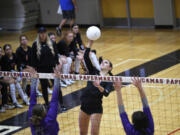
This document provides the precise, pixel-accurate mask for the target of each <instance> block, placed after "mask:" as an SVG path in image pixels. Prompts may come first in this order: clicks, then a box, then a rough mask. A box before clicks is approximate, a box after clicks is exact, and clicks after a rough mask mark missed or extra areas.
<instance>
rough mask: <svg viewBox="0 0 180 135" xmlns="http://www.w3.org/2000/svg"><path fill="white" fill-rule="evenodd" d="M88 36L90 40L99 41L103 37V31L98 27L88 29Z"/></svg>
mask: <svg viewBox="0 0 180 135" xmlns="http://www.w3.org/2000/svg"><path fill="white" fill-rule="evenodd" d="M86 36H87V38H88V39H89V40H97V39H99V38H100V37H101V30H100V29H99V28H98V27H96V26H91V27H89V28H88V29H87V31H86Z"/></svg>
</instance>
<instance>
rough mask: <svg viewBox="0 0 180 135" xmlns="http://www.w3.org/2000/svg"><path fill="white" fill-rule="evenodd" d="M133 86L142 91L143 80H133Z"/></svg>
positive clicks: (135, 78)
mask: <svg viewBox="0 0 180 135" xmlns="http://www.w3.org/2000/svg"><path fill="white" fill-rule="evenodd" d="M132 84H133V85H134V86H135V87H137V88H138V89H142V83H141V80H140V79H139V78H138V77H134V78H132Z"/></svg>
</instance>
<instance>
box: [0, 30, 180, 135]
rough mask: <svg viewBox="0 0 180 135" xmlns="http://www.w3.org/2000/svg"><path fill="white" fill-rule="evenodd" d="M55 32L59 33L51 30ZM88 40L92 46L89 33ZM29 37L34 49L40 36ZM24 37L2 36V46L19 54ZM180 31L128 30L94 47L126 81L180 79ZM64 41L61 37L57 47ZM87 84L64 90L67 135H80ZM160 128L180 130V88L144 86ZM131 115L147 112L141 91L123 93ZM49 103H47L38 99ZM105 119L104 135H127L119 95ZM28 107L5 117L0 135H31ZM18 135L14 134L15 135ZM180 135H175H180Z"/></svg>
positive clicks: (110, 100) (107, 105)
mask: <svg viewBox="0 0 180 135" xmlns="http://www.w3.org/2000/svg"><path fill="white" fill-rule="evenodd" d="M48 31H53V32H55V28H48ZM81 32H82V38H83V40H84V42H85V43H87V38H86V37H85V29H82V31H81ZM23 34H26V35H27V36H28V38H29V45H30V46H31V45H32V43H33V41H34V40H35V38H36V36H37V32H36V30H32V31H28V32H25V33H23ZM19 35H20V34H8V35H0V36H1V38H0V46H3V45H4V44H5V43H9V44H11V45H12V46H13V50H14V51H15V50H16V48H17V47H18V46H19ZM179 35H180V31H177V30H154V29H149V30H143V29H141V30H128V29H102V37H101V38H100V39H99V40H97V41H95V42H94V45H93V48H94V49H96V50H97V55H98V56H103V57H104V59H108V60H110V61H111V62H112V63H113V67H114V68H113V74H115V75H117V74H119V75H123V76H124V75H125V76H149V77H154V78H180V72H179V71H180V38H179ZM59 40H60V38H59V37H58V39H57V41H59ZM85 85H86V82H82V81H77V82H76V83H75V84H73V85H71V86H69V87H67V88H63V89H62V91H63V95H64V100H65V104H66V106H67V108H68V111H67V112H65V113H60V114H59V115H58V118H57V120H58V122H59V124H60V132H59V134H61V135H78V134H79V127H78V114H79V108H80V106H79V105H80V102H79V96H80V93H81V90H80V89H81V88H82V87H84V86H85ZM144 89H145V91H146V94H147V97H148V100H149V103H150V106H151V111H152V114H153V117H154V122H155V135H167V134H168V133H171V132H173V131H176V130H177V129H179V128H180V100H179V99H180V86H179V85H157V84H144ZM122 91H123V99H124V102H125V103H124V104H125V109H126V111H127V113H128V116H129V119H131V114H132V112H133V111H135V110H139V109H142V105H141V102H140V98H139V95H138V93H137V91H136V90H135V88H134V87H133V86H131V85H126V86H125V87H123V89H122ZM38 102H41V103H43V102H44V101H43V98H38ZM103 107H104V114H103V117H102V122H101V128H100V135H118V134H119V135H120V134H121V135H123V134H125V133H124V130H123V128H122V124H121V121H120V117H119V113H118V108H117V102H116V95H115V92H112V93H111V94H110V95H109V97H107V98H104V99H103ZM27 111H28V107H27V106H26V107H24V108H23V109H14V110H9V111H6V113H1V114H0V133H1V131H3V129H7V128H11V129H12V131H13V133H14V134H15V135H29V134H31V132H30V128H29V127H28V121H27ZM10 134H12V133H10ZM178 134H180V132H178V131H177V132H174V133H173V135H178Z"/></svg>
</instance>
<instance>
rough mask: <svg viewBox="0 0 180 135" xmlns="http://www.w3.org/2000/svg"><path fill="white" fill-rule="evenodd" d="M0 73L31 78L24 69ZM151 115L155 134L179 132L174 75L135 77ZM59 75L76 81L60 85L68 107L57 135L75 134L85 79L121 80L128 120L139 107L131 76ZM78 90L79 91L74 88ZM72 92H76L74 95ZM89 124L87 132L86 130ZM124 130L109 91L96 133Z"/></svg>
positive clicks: (117, 134) (178, 86) (178, 88)
mask: <svg viewBox="0 0 180 135" xmlns="http://www.w3.org/2000/svg"><path fill="white" fill-rule="evenodd" d="M0 76H6V77H22V78H29V79H30V78H31V75H30V73H25V72H22V73H20V72H13V73H11V72H0ZM38 76H39V78H42V79H43V78H44V79H53V78H54V77H53V74H49V73H38ZM139 78H140V79H141V81H142V84H143V88H144V91H145V93H146V95H147V98H148V102H149V105H150V108H151V112H152V115H153V119H154V125H155V135H179V134H180V130H179V128H180V79H175V78H150V77H139ZM61 79H72V80H76V83H75V84H73V85H71V86H69V87H67V88H62V92H63V95H64V97H68V98H67V100H69V101H66V104H67V105H69V106H71V108H70V109H69V110H68V111H67V112H65V113H61V114H60V115H59V116H58V118H57V120H58V122H59V124H60V132H59V134H61V135H72V134H73V135H79V125H78V119H79V110H80V106H79V102H78V101H79V99H78V98H79V97H80V95H78V94H80V93H81V92H80V91H81V90H80V89H81V88H83V87H85V86H86V82H87V81H95V80H100V81H106V82H114V81H120V80H121V81H122V82H123V87H122V96H123V101H124V105H125V110H126V112H127V114H128V117H129V120H130V121H131V116H132V113H133V112H134V111H137V110H142V103H141V99H140V96H139V93H138V91H137V88H135V87H134V86H133V85H132V84H131V82H132V80H131V79H132V77H124V76H105V77H104V76H103V77H102V76H96V75H73V74H67V75H65V74H62V75H61ZM78 91H79V92H78ZM74 95H76V96H74ZM90 126H91V124H89V134H90ZM124 134H125V133H124V130H123V127H122V124H121V119H120V117H119V112H118V105H117V99H116V93H115V92H111V93H110V95H109V96H108V97H104V98H103V116H102V120H101V126H100V135H124Z"/></svg>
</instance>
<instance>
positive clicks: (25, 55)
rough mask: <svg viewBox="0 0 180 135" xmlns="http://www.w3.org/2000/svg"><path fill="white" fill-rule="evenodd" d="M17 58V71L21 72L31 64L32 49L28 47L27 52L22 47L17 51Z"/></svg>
mask: <svg viewBox="0 0 180 135" xmlns="http://www.w3.org/2000/svg"><path fill="white" fill-rule="evenodd" d="M16 57H17V69H18V70H19V71H21V70H22V69H24V68H25V67H26V66H27V65H30V63H31V47H29V46H28V47H27V51H25V50H24V49H23V48H22V47H21V46H20V47H18V48H17V49H16Z"/></svg>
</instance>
